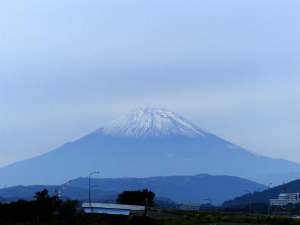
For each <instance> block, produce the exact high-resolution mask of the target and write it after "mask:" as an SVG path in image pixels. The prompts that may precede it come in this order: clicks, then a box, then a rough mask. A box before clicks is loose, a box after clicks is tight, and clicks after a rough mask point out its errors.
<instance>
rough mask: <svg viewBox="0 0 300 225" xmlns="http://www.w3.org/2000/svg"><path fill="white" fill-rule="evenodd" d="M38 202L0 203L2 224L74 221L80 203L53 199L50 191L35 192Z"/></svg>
mask: <svg viewBox="0 0 300 225" xmlns="http://www.w3.org/2000/svg"><path fill="white" fill-rule="evenodd" d="M34 197H35V198H36V200H33V201H25V200H18V201H17V202H11V203H8V204H3V203H1V202H0V215H1V216H0V224H5V223H15V222H19V223H22V222H30V221H50V220H54V219H56V220H64V221H70V222H71V221H72V220H73V219H74V218H75V215H76V212H77V210H76V208H77V206H78V201H77V200H74V201H72V200H71V199H67V201H66V202H62V200H58V199H53V198H52V197H50V196H49V195H48V190H46V189H44V190H43V191H41V192H35V196H34Z"/></svg>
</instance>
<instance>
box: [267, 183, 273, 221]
mask: <svg viewBox="0 0 300 225" xmlns="http://www.w3.org/2000/svg"><path fill="white" fill-rule="evenodd" d="M271 184H273V183H269V185H268V216H270V193H269V189H270V185H271Z"/></svg>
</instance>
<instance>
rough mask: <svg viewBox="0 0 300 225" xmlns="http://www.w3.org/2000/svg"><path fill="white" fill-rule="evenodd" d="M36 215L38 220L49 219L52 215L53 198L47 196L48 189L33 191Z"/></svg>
mask: <svg viewBox="0 0 300 225" xmlns="http://www.w3.org/2000/svg"><path fill="white" fill-rule="evenodd" d="M34 197H35V198H36V207H37V209H36V210H37V216H38V217H39V218H40V220H49V219H51V218H52V216H53V198H51V197H49V195H48V190H47V189H44V190H42V191H41V192H35V196H34Z"/></svg>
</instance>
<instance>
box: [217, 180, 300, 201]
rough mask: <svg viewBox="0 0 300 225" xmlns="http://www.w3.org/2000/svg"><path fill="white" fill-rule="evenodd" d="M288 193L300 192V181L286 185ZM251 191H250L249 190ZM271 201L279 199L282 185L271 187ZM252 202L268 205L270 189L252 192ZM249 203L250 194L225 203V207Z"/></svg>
mask: <svg viewBox="0 0 300 225" xmlns="http://www.w3.org/2000/svg"><path fill="white" fill-rule="evenodd" d="M285 186H286V192H287V193H296V192H300V179H298V180H295V181H291V182H289V183H286V184H285ZM249 191H250V190H249ZM269 193H270V199H274V198H275V199H276V198H278V195H279V194H280V193H281V185H278V186H275V187H272V186H271V187H270V189H269ZM252 202H257V203H267V202H268V189H266V190H264V191H256V192H252ZM248 203H249V194H243V195H241V196H239V197H236V198H234V199H232V200H228V201H225V202H224V203H223V205H224V206H227V205H229V204H230V205H239V204H248Z"/></svg>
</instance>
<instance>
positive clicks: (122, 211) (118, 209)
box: [82, 203, 145, 215]
mask: <svg viewBox="0 0 300 225" xmlns="http://www.w3.org/2000/svg"><path fill="white" fill-rule="evenodd" d="M82 208H83V210H84V212H85V213H103V214H115V215H130V213H131V212H132V211H145V206H138V205H121V204H110V203H82Z"/></svg>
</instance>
